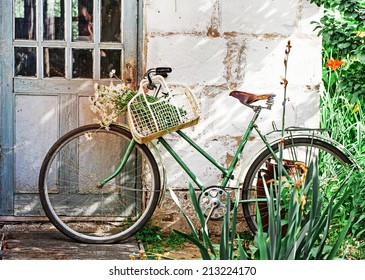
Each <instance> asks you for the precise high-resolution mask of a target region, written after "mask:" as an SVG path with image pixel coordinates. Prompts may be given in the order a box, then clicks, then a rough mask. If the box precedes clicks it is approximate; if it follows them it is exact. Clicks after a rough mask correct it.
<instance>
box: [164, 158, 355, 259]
mask: <svg viewBox="0 0 365 280" xmlns="http://www.w3.org/2000/svg"><path fill="white" fill-rule="evenodd" d="M279 165H280V164H279ZM276 182H278V181H277V180H276ZM273 186H277V187H275V188H274V187H273ZM281 188H282V186H281V185H280V184H276V183H275V184H272V185H271V186H270V189H269V187H268V186H266V184H265V192H266V198H267V206H268V209H269V210H268V214H269V218H268V221H269V227H268V230H267V232H265V231H264V230H263V226H262V222H261V215H260V209H259V207H258V206H257V222H258V232H257V233H256V235H255V239H254V246H251V251H252V252H253V256H251V258H256V259H262V260H267V259H270V260H275V259H281V260H288V259H334V258H335V257H336V254H337V252H338V250H339V248H340V246H341V243H342V242H343V241H344V239H345V237H346V234H347V232H348V230H349V228H350V226H351V223H352V219H353V216H354V212H351V214H350V216H349V218H348V220H347V221H346V223H345V225H344V227H343V228H342V229H341V231H340V234H339V236H338V239H337V240H336V241H335V242H334V244H332V245H331V244H329V243H328V241H329V239H328V238H329V231H330V227H331V225H332V222H333V221H332V219H333V217H334V215H335V214H336V213H337V212H338V211H339V209H340V207H341V205H342V204H343V202H344V201H346V199H347V198H348V197H349V196H350V191H349V190H348V189H347V188H346V187H345V186H342V187H341V188H339V189H338V190H337V192H336V193H335V194H334V195H333V196H332V198H331V200H330V202H329V204H328V205H327V206H326V207H324V206H323V195H322V194H321V190H320V189H319V183H318V166H317V163H316V162H313V163H312V164H311V165H310V167H309V170H308V173H307V178H306V181H305V184H304V187H303V188H300V189H297V188H296V187H293V188H292V189H291V193H290V201H289V205H287V206H283V205H282V203H283V202H282V200H279V199H275V198H276V197H280V194H281ZM189 192H190V198H191V200H192V204H193V205H194V209H195V211H196V214H197V217H198V220H199V223H200V225H201V227H202V238H200V237H199V235H198V233H197V231H196V229H195V227H194V225H193V223H192V222H191V220H190V219H189V217H188V216H187V215H186V213H185V212H184V210H183V208H182V207H181V205H180V203H179V201H178V199H177V197H176V195H175V194H174V192H173V191H172V190H170V193H171V196H172V198H173V200H174V201H175V203H176V204H177V205H178V207H179V209H180V210H181V212H182V213H183V215H184V218H185V219H186V221H187V223H188V225H189V227H190V230H191V235H187V234H186V233H183V232H181V231H178V230H174V231H175V232H176V233H177V234H179V235H181V236H182V237H184V238H185V239H187V240H189V241H191V242H192V243H193V244H195V245H196V246H197V247H198V248H199V250H200V253H201V256H202V258H203V259H206V260H212V259H213V260H214V259H221V260H233V259H243V260H244V259H249V258H250V257H249V254H248V253H247V251H246V250H245V249H244V247H243V245H242V240H241V238H240V237H239V235H237V234H236V227H235V225H236V222H237V209H238V200H236V202H235V203H234V207H233V213H232V216H231V211H230V210H229V208H228V210H227V212H226V213H225V216H224V220H223V225H222V232H221V239H220V243H219V244H218V245H216V244H213V242H212V240H211V238H210V237H209V234H208V228H207V220H206V219H205V217H204V215H203V212H202V210H201V209H200V206H199V203H198V199H197V197H196V194H195V191H194V189H193V187H192V185H190V186H189ZM284 208H286V209H288V210H287V211H286V213H285V218H283V217H282V209H284ZM283 225H286V227H287V228H286V229H285V230H283Z"/></svg>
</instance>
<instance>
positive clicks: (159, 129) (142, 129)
mask: <svg viewBox="0 0 365 280" xmlns="http://www.w3.org/2000/svg"><path fill="white" fill-rule="evenodd" d="M153 82H154V83H155V84H156V85H157V87H158V88H159V87H160V90H159V91H158V96H157V98H158V100H157V101H155V100H154V101H152V102H151V100H150V99H151V98H149V96H155V94H156V90H148V89H147V87H146V86H147V85H148V81H147V80H142V81H141V84H140V87H139V90H138V94H136V96H134V97H133V98H132V99H131V101H130V102H129V104H128V113H127V115H128V122H129V126H130V129H131V132H132V134H133V137H134V139H135V140H136V141H137V142H138V143H146V142H148V141H151V140H152V139H155V138H158V137H161V136H162V135H164V134H167V133H171V132H173V131H176V130H180V129H183V128H186V127H189V126H193V125H195V124H197V123H198V120H199V114H200V109H199V106H198V103H197V101H196V99H195V98H194V96H193V94H192V93H191V90H190V89H189V88H188V87H187V86H185V85H182V84H176V83H175V84H173V83H169V84H167V83H166V82H165V80H164V79H163V77H161V76H154V77H153Z"/></svg>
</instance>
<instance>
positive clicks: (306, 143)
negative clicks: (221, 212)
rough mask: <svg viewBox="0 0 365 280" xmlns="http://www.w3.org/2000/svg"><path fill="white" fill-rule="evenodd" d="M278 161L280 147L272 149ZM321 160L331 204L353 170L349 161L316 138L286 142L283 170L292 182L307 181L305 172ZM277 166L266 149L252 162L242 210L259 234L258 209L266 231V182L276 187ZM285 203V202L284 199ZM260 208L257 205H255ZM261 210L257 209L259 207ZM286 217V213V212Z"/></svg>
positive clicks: (325, 191) (325, 193) (322, 177)
mask: <svg viewBox="0 0 365 280" xmlns="http://www.w3.org/2000/svg"><path fill="white" fill-rule="evenodd" d="M271 148H272V149H273V151H274V152H275V154H276V156H277V157H278V158H279V143H277V144H274V145H272V146H271ZM315 157H317V158H318V169H319V170H318V174H319V184H320V188H321V191H322V195H323V197H324V199H325V200H326V201H327V202H328V201H329V200H330V199H331V197H332V195H333V194H334V192H335V191H336V190H337V189H338V188H339V186H341V185H342V184H343V183H345V181H346V179H347V174H349V172H351V170H352V164H351V161H350V159H349V158H348V157H347V156H346V155H345V154H344V153H343V152H342V151H340V150H339V149H337V148H336V147H334V146H332V145H330V144H328V143H326V142H324V141H321V140H318V139H313V138H304V137H303V138H293V139H287V140H285V142H284V150H283V166H284V168H285V169H286V170H287V171H288V173H289V175H290V177H291V178H292V179H293V182H298V181H301V182H302V181H304V180H305V176H306V170H307V169H308V167H309V165H310V163H311V162H312V160H313V159H314V158H315ZM275 174H277V163H276V161H275V160H274V157H273V155H272V154H271V153H270V151H269V149H265V150H264V151H263V152H262V153H261V154H260V155H259V156H258V157H257V158H256V159H255V161H254V162H253V164H252V165H251V167H250V168H249V170H248V172H247V175H246V177H245V180H244V183H243V189H242V199H243V201H244V202H243V203H242V207H243V212H244V216H245V219H246V221H247V224H248V226H249V228H250V229H251V231H252V232H253V233H255V232H256V231H257V228H258V227H257V221H256V214H257V213H256V211H257V210H256V209H257V208H258V209H259V210H260V215H261V219H262V226H263V229H264V231H266V230H267V229H268V209H267V203H266V202H264V201H263V200H265V199H266V195H265V190H264V182H263V181H265V183H266V185H267V186H270V184H271V183H273V184H274V183H275V182H274V181H275V176H276V175H275ZM281 199H283V198H281ZM256 204H257V205H256ZM257 206H258V207H257ZM283 212H284V214H285V211H283Z"/></svg>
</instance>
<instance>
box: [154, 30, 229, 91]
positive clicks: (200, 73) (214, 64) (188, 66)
mask: <svg viewBox="0 0 365 280" xmlns="http://www.w3.org/2000/svg"><path fill="white" fill-rule="evenodd" d="M225 55H226V48H225V40H224V39H223V38H209V37H199V36H190V35H183V34H181V35H176V36H164V37H152V38H150V39H149V43H148V56H147V68H152V67H157V66H169V67H172V68H173V72H172V73H171V74H170V76H169V80H171V81H174V82H182V83H185V84H188V85H193V84H204V85H219V84H223V83H225V79H224V78H223V76H224V66H223V61H224V58H225Z"/></svg>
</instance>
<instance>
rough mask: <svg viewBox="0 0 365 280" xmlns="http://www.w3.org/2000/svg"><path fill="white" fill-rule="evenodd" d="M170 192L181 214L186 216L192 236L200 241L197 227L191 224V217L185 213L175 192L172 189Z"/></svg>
mask: <svg viewBox="0 0 365 280" xmlns="http://www.w3.org/2000/svg"><path fill="white" fill-rule="evenodd" d="M169 191H170V195H171V198H172V200H173V201H174V202H175V204H176V205H177V207H178V208H179V209H180V211H181V213H182V214H183V216H184V218H185V220H186V222H187V223H188V225H189V228H190V230H191V233H192V235H193V236H194V237H195V238H196V239H199V237H198V234H197V232H196V230H195V227H194V225H193V223H192V222H191V220H190V219H189V217H188V216H187V215H186V213H185V211H184V209H183V208H182V206H181V204H180V201H179V199H178V198H177V196H176V194H175V193H174V191H173V190H172V189H169Z"/></svg>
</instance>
